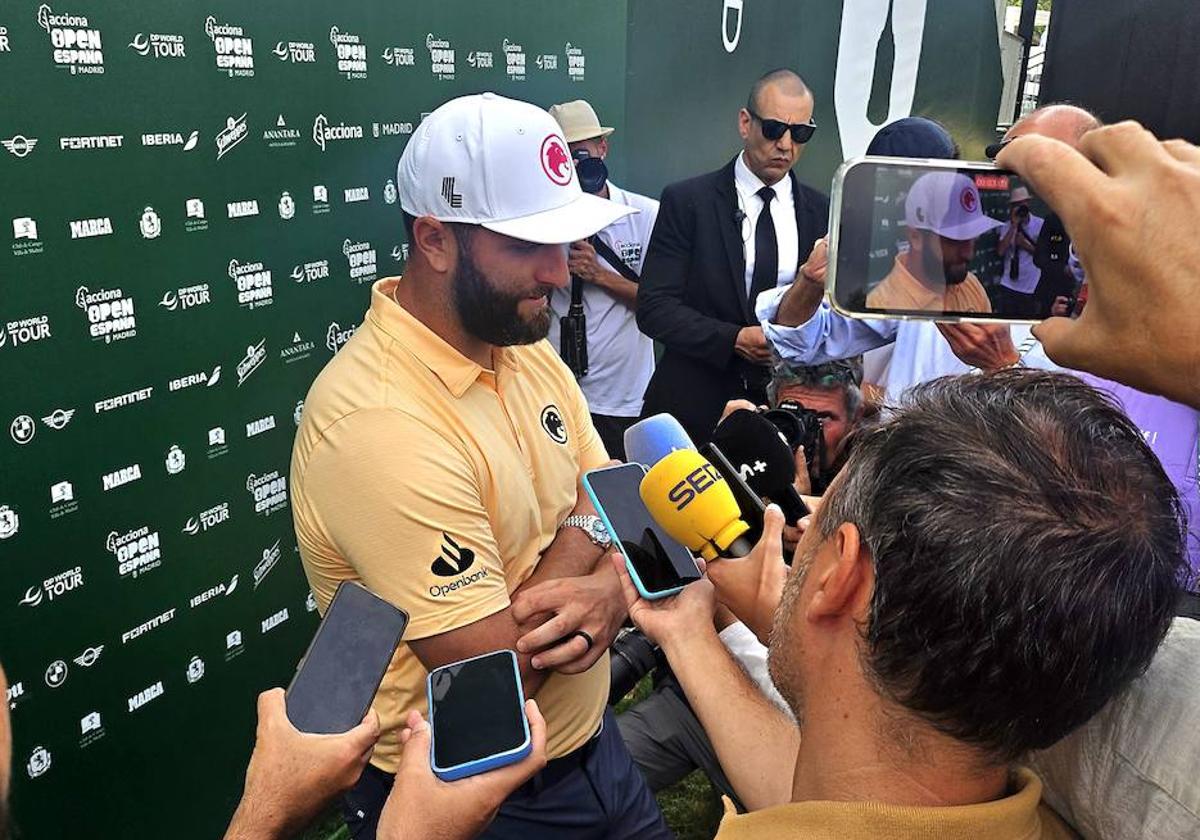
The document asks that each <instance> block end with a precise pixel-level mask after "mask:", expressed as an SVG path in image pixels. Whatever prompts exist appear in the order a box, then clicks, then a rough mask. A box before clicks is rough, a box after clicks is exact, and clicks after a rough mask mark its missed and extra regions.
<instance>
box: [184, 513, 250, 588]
mask: <svg viewBox="0 0 1200 840" xmlns="http://www.w3.org/2000/svg"><path fill="white" fill-rule="evenodd" d="M228 521H229V502H221V503H220V504H218V505H213V506H212V507H210V508H209V509H208V510H202V511H200V513H198V514H196V515H195V516H189V517H188V521H187V522H186V523H184V526H183V528H182V531H183V533H185V534H190V535H191V536H193V537H194V536H196V534H201V533H204V532H206V531H208V529H209V528H215V527H217V526H218V525H220V524H221V523H222V522H228ZM236 579H237V575H234V580H235V581H236Z"/></svg>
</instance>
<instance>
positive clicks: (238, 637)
mask: <svg viewBox="0 0 1200 840" xmlns="http://www.w3.org/2000/svg"><path fill="white" fill-rule="evenodd" d="M241 645H242V631H241V630H231V631H229V632H228V633H226V634H225V650H233V649H234V648H236V647H241Z"/></svg>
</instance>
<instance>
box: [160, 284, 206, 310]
mask: <svg viewBox="0 0 1200 840" xmlns="http://www.w3.org/2000/svg"><path fill="white" fill-rule="evenodd" d="M207 303H212V293H211V291H210V289H209V288H208V284H207V283H200V284H198V285H195V286H183V287H181V288H178V289H175V290H173V291H168V292H165V293H164V294H163V297H162V300H160V301H159V302H158V305H159V306H161V307H163V308H164V309H167V310H168V311H170V312H174V311H176V310H180V311H184V310H188V309H194V308H195V307H197V306H204V305H205V304H207Z"/></svg>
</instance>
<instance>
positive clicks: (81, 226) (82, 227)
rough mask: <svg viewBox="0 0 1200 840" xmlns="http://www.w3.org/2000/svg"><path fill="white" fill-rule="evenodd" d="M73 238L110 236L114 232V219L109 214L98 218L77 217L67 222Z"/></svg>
mask: <svg viewBox="0 0 1200 840" xmlns="http://www.w3.org/2000/svg"><path fill="white" fill-rule="evenodd" d="M67 225H68V227H70V229H71V238H72V239H87V238H88V237H91V236H109V235H111V234H112V232H113V226H112V220H111V219H110V218H109V217H108V216H101V217H99V218H96V219H76V220H75V221H73V222H67Z"/></svg>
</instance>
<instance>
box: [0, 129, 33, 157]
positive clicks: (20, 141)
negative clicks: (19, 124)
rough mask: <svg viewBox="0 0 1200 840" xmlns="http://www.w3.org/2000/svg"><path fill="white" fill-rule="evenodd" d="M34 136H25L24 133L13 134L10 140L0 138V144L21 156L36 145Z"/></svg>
mask: <svg viewBox="0 0 1200 840" xmlns="http://www.w3.org/2000/svg"><path fill="white" fill-rule="evenodd" d="M37 142H38V141H37V138H36V137H26V136H25V135H24V134H14V135H13V136H12V139H10V140H0V144H3V145H4V148H6V149H8V150H9V151H10V152H12V153H13V155H15V156H16V157H19V158H23V157H25V156H26V155H27V154H29V153H30V152H32V151H33V149H34V147H35V146H37Z"/></svg>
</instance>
